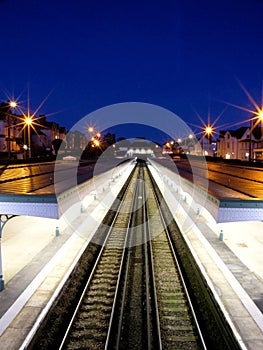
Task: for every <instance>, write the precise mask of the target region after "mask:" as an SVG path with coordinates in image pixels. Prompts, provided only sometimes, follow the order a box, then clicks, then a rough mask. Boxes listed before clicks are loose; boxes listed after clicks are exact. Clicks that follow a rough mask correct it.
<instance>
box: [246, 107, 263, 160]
mask: <svg viewBox="0 0 263 350" xmlns="http://www.w3.org/2000/svg"><path fill="white" fill-rule="evenodd" d="M253 120H256V122H255V124H254V126H253ZM249 122H250V123H249V159H248V160H249V161H250V162H251V160H252V148H253V147H252V131H253V129H254V128H255V127H256V126H257V125H258V124H259V123H261V135H260V136H261V139H262V136H263V110H262V109H259V108H258V111H257V112H256V113H255V117H252V118H250V119H249ZM253 149H254V148H253Z"/></svg>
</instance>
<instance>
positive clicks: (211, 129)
mask: <svg viewBox="0 0 263 350" xmlns="http://www.w3.org/2000/svg"><path fill="white" fill-rule="evenodd" d="M212 132H213V128H212V126H207V127H206V128H205V133H206V134H207V135H211V134H212Z"/></svg>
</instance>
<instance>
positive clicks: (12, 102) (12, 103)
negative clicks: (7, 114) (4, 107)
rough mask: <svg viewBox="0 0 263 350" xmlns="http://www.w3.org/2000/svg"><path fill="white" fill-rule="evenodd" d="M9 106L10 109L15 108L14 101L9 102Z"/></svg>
mask: <svg viewBox="0 0 263 350" xmlns="http://www.w3.org/2000/svg"><path fill="white" fill-rule="evenodd" d="M9 106H10V107H12V108H16V107H17V103H16V101H10V102H9Z"/></svg>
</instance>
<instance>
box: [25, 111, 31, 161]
mask: <svg viewBox="0 0 263 350" xmlns="http://www.w3.org/2000/svg"><path fill="white" fill-rule="evenodd" d="M24 122H25V124H26V126H27V150H28V158H31V140H30V137H31V135H30V128H31V124H32V117H31V116H27V117H25V121H24Z"/></svg>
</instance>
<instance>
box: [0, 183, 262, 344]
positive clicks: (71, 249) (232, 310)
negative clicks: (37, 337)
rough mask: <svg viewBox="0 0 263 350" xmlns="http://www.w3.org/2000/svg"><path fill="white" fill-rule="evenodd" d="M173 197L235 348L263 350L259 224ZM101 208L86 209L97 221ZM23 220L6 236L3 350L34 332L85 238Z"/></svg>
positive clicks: (0, 325) (0, 300)
mask: <svg viewBox="0 0 263 350" xmlns="http://www.w3.org/2000/svg"><path fill="white" fill-rule="evenodd" d="M121 185H122V182H121V181H120V182H118V183H116V185H115V190H116V193H117V192H118V190H119V188H120V187H121ZM177 196H178V194H177V193H175V192H174V193H173V192H172V191H171V190H169V191H166V201H167V203H168V204H169V206H170V208H171V210H172V212H174V213H175V217H176V219H177V222H178V224H179V226H180V227H181V228H182V229H183V228H184V226H185V225H186V220H187V227H188V228H187V230H185V231H184V237H185V240H186V241H187V242H188V245H189V247H190V249H191V250H192V253H193V254H194V256H195V259H196V260H197V261H198V264H199V266H200V268H201V269H202V271H203V273H204V275H205V276H206V278H207V281H208V283H209V285H210V287H211V289H212V290H213V292H214V295H215V297H216V299H217V301H218V303H219V304H220V306H221V308H222V309H223V311H224V313H225V316H226V318H227V320H228V321H229V323H230V324H231V326H232V328H233V330H234V332H235V334H236V337H237V339H238V340H239V343H240V347H241V348H242V349H249V350H252V349H253V350H259V349H262V348H263V314H262V312H263V297H262V296H263V267H262V266H263V265H262V251H263V238H262V232H263V223H262V222H257V221H251V222H246V223H244V222H239V223H237V222H232V223H220V224H218V223H216V222H215V220H214V219H213V217H212V216H211V215H210V213H209V212H208V211H207V210H206V209H205V208H203V210H202V211H201V212H200V214H199V215H197V214H196V212H195V211H193V210H191V209H189V205H188V203H187V202H182V201H180V206H178V202H177V199H176V198H177ZM98 207H99V201H98V200H94V201H92V204H91V207H89V209H88V210H89V212H93V213H94V215H95V217H96V218H97V222H99V220H101V219H102V217H103V215H105V211H104V212H103V210H102V209H103V208H101V207H100V208H98ZM104 209H105V208H104ZM86 214H87V213H85V212H83V213H81V214H80V215H79V216H78V217H77V218H76V219H75V221H76V224H77V225H79V227H80V231H81V229H83V228H84V227H87V215H86ZM23 219H24V218H19V217H18V218H14V219H12V220H13V222H12V220H10V222H8V224H7V225H9V227H8V226H6V229H8V233H10V234H4V235H3V244H4V247H3V253H4V254H7V256H6V259H5V261H10V262H11V261H12V264H11V263H10V264H9V263H8V265H7V264H6V265H5V270H4V271H5V276H6V281H5V282H6V288H5V289H4V290H3V291H2V292H1V293H0V350H6V349H8V350H17V349H24V348H26V345H27V343H28V342H29V341H30V337H31V336H32V334H33V332H34V329H32V327H33V325H34V324H35V322H40V320H41V318H42V317H43V316H44V315H45V313H46V311H47V309H48V307H49V305H50V304H51V303H52V301H54V299H55V297H56V295H57V294H58V293H59V289H60V287H61V285H62V283H63V281H64V280H65V278H66V277H67V275H68V274H69V271H70V269H72V266H73V265H74V262H75V260H77V258H78V256H79V255H80V254H81V252H82V250H83V249H84V248H85V247H86V245H87V244H88V242H89V239H88V238H87V237H88V236H87V234H86V236H85V235H83V236H82V235H80V234H75V233H74V232H72V230H71V229H70V228H69V227H66V228H65V230H64V231H62V232H60V234H59V235H56V224H57V221H56V220H53V219H49V221H45V222H44V221H41V220H44V219H35V223H34V224H33V223H32V221H31V224H29V223H28V222H27V221H23ZM28 220H29V219H28ZM17 227H19V233H18V232H17ZM36 230H37V232H38V235H39V236H38V237H37V238H36V236H35V232H36ZM94 230H95V227H94ZM17 242H19V244H17ZM29 242H30V244H29ZM15 246H17V247H16V248H14V247H15ZM29 248H30V249H29ZM12 249H16V250H12ZM30 250H31V251H30ZM21 253H22V254H21ZM7 259H8V260H7Z"/></svg>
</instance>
